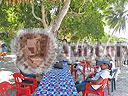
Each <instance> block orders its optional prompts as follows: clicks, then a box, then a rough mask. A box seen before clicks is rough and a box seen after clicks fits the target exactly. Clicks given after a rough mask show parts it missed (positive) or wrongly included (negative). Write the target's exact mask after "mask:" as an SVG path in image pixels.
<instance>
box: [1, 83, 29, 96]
mask: <svg viewBox="0 0 128 96" xmlns="http://www.w3.org/2000/svg"><path fill="white" fill-rule="evenodd" d="M8 89H11V90H13V89H16V91H18V90H19V91H20V92H19V94H16V96H23V95H25V96H31V91H30V88H29V87H26V88H21V87H17V86H12V85H11V84H10V83H9V82H6V81H4V82H2V83H0V96H10V94H9V93H8Z"/></svg>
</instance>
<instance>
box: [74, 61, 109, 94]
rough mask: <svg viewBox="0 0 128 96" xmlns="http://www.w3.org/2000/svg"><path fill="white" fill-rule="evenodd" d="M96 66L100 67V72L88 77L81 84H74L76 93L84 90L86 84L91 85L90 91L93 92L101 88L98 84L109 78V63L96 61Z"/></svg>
mask: <svg viewBox="0 0 128 96" xmlns="http://www.w3.org/2000/svg"><path fill="white" fill-rule="evenodd" d="M97 64H98V65H99V66H100V67H101V70H100V71H99V72H97V73H96V74H95V76H93V77H91V78H90V77H88V78H87V79H86V80H84V81H82V82H81V83H77V84H76V89H77V91H78V92H81V91H84V90H86V89H85V88H86V84H88V83H90V82H91V83H93V84H94V85H92V86H90V90H92V91H94V90H97V89H98V88H100V87H101V85H100V83H101V82H102V81H103V80H104V79H107V78H110V70H111V63H110V61H98V62H97Z"/></svg>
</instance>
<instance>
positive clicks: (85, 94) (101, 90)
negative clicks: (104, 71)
mask: <svg viewBox="0 0 128 96" xmlns="http://www.w3.org/2000/svg"><path fill="white" fill-rule="evenodd" d="M107 84H108V79H104V80H103V82H102V83H101V87H100V88H99V89H97V90H95V91H92V90H90V86H91V85H94V84H92V83H89V84H87V85H86V90H85V91H83V92H82V96H88V94H95V95H99V96H104V89H105V87H106V86H107Z"/></svg>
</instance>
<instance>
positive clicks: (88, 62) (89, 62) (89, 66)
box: [85, 60, 91, 72]
mask: <svg viewBox="0 0 128 96" xmlns="http://www.w3.org/2000/svg"><path fill="white" fill-rule="evenodd" d="M85 61H86V67H87V70H89V71H90V72H91V61H88V60H85Z"/></svg>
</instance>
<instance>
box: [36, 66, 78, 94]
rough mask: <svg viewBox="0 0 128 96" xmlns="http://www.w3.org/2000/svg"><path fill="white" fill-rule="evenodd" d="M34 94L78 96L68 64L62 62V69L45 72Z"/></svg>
mask: <svg viewBox="0 0 128 96" xmlns="http://www.w3.org/2000/svg"><path fill="white" fill-rule="evenodd" d="M34 96H79V95H78V93H77V90H76V88H75V84H74V82H73V78H72V76H71V74H70V71H69V69H68V65H67V64H64V68H63V69H52V70H50V71H49V72H47V73H46V74H45V75H44V77H43V79H42V81H41V83H40V85H39V87H38V88H37V90H36V92H35V94H34Z"/></svg>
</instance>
